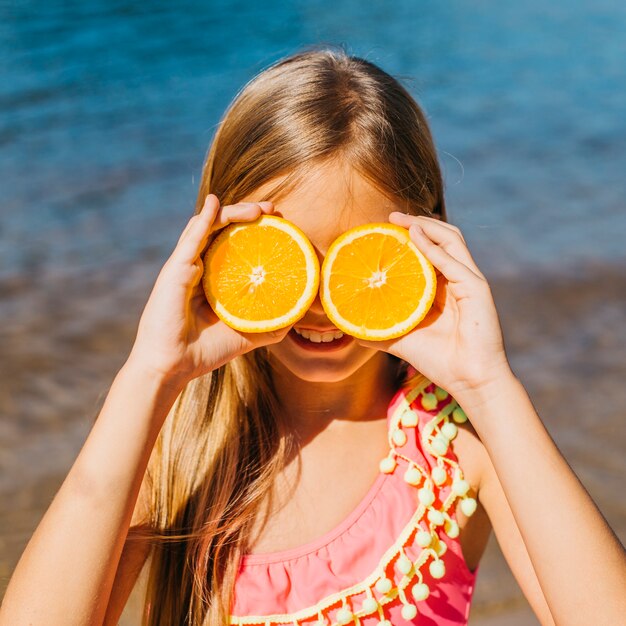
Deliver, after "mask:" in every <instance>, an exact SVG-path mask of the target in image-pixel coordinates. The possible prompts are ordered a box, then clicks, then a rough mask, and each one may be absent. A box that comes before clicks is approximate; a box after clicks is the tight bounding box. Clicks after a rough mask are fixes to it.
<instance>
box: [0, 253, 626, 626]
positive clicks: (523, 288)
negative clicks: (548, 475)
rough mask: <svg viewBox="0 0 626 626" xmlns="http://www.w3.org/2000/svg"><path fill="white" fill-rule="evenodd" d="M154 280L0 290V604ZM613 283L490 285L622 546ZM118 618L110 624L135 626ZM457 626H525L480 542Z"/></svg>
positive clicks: (600, 274) (112, 272)
mask: <svg viewBox="0 0 626 626" xmlns="http://www.w3.org/2000/svg"><path fill="white" fill-rule="evenodd" d="M158 270H159V267H158V266H157V265H155V263H154V262H148V261H146V262H144V263H143V264H136V265H135V266H134V267H133V268H132V269H131V270H129V269H128V268H127V267H122V266H119V267H111V266H108V267H107V268H103V269H102V270H101V271H99V272H96V273H91V274H90V275H89V276H88V277H87V276H85V275H84V274H83V273H81V271H80V270H76V272H75V273H71V272H67V271H64V273H63V274H58V275H53V274H47V275H38V276H36V277H33V278H28V279H26V278H23V277H13V278H10V277H6V278H4V279H2V280H0V314H1V318H2V325H1V327H0V345H2V346H3V358H2V360H1V361H0V414H1V415H2V416H3V420H2V421H1V422H0V444H1V445H0V529H1V530H0V595H1V594H2V593H3V591H4V589H5V587H6V584H7V582H8V579H9V577H10V574H11V572H12V570H13V568H14V566H15V564H16V562H17V560H18V558H19V555H20V554H21V552H22V550H23V549H24V546H25V544H26V542H27V540H28V538H29V537H30V535H31V533H32V531H33V530H34V528H35V527H36V525H37V523H38V522H39V520H40V519H41V516H42V515H43V513H44V512H45V510H46V508H47V506H48V505H49V503H50V501H51V499H52V497H53V495H54V493H55V491H56V490H57V489H58V487H59V485H60V484H61V482H62V480H63V477H64V476H65V474H66V472H67V470H68V469H69V467H70V466H71V464H72V462H73V460H74V458H75V457H76V454H77V453H78V451H79V449H80V447H81V445H82V443H83V441H84V439H85V437H86V436H87V433H88V431H89V429H90V427H91V423H92V422H93V419H94V418H95V417H96V416H97V414H98V412H99V410H100V407H101V406H102V403H103V401H104V398H105V396H106V393H107V391H108V388H109V385H110V384H111V381H112V379H113V377H114V375H115V373H116V372H117V371H118V369H119V368H120V367H121V365H122V364H123V362H124V360H125V358H126V356H127V354H128V352H129V350H130V347H131V345H132V341H133V339H134V333H135V330H136V326H137V322H138V319H139V315H140V313H141V311H142V309H143V306H144V304H145V302H146V300H147V298H148V295H149V292H150V289H151V288H152V284H153V282H154V279H155V278H156V275H157V274H158ZM624 276H626V272H625V271H624V268H623V267H622V268H620V267H602V266H594V267H587V268H581V273H580V275H579V276H577V277H575V278H569V279H566V278H564V277H562V276H550V275H549V274H546V275H542V276H541V277H540V279H537V280H536V281H535V282H531V281H520V280H517V279H516V280H513V279H508V280H495V279H494V280H491V281H490V283H491V286H492V291H493V294H494V297H495V300H496V305H497V308H498V311H499V313H500V317H501V320H502V326H503V330H504V335H505V341H506V346H507V352H508V354H509V358H510V360H511V363H512V366H513V369H514V371H515V372H516V374H517V375H518V376H519V377H520V379H521V380H522V382H523V383H524V384H525V386H526V388H527V389H528V391H529V393H530V395H531V397H532V399H533V402H534V404H535V406H536V407H537V410H538V411H539V414H540V415H541V416H542V418H543V420H544V422H545V424H546V427H547V428H548V430H549V431H550V433H551V435H552V437H553V438H554V440H555V441H556V443H557V445H558V446H559V449H560V450H561V451H562V452H563V454H564V455H565V457H566V458H567V460H568V461H569V463H570V465H571V466H572V468H573V469H574V471H575V472H576V473H577V475H578V476H579V478H580V479H581V481H582V482H583V484H584V485H585V487H586V488H587V489H588V491H589V492H590V493H591V495H592V497H593V498H594V500H595V501H596V503H597V504H598V506H599V508H600V510H601V511H602V513H603V514H604V516H605V517H606V519H607V520H608V522H609V523H610V524H611V526H612V527H613V528H614V529H615V531H616V533H617V534H618V536H619V537H620V538H621V539H622V541H624V540H625V539H626V501H625V499H624V497H623V496H620V494H621V493H623V492H622V489H621V487H622V485H623V477H624V470H625V468H626V460H625V455H624V450H625V449H626V429H624V428H623V418H624V408H625V407H626V390H625V389H624V386H623V385H622V384H621V381H623V380H624V379H625V378H626V363H624V360H623V355H624V353H625V352H626V337H625V336H624V333H623V328H624V327H626V308H625V307H624V304H623V303H624V302H626V279H625V278H624ZM535 278H536V277H535ZM131 605H132V603H131ZM131 609H132V606H129V608H128V611H127V614H126V617H125V618H124V620H123V621H122V622H120V623H121V624H123V625H124V626H132V625H133V624H135V623H136V621H135V620H134V619H133V618H132V617H131V613H132V611H131ZM470 623H471V624H472V625H474V626H492V625H494V624H511V625H514V624H520V625H521V624H524V625H526V624H537V623H538V622H537V621H536V620H535V619H534V617H532V613H531V612H530V611H529V609H528V604H527V603H526V601H525V599H524V597H523V595H522V593H521V591H520V589H519V587H518V586H517V584H516V582H515V580H514V579H513V577H512V575H511V573H510V571H509V569H508V567H507V566H506V563H505V562H504V560H503V557H502V555H501V553H500V551H499V548H498V546H497V543H496V542H495V539H494V538H493V536H492V538H491V540H490V544H489V547H488V550H487V553H486V554H485V556H484V560H483V562H482V565H481V573H480V575H479V577H478V585H477V589H476V593H475V601H474V605H473V607H472V613H471V619H470Z"/></svg>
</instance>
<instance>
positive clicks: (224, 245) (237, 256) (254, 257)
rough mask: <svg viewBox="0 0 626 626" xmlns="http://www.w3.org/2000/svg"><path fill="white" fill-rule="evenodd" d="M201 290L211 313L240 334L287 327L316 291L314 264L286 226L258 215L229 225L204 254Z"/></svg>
mask: <svg viewBox="0 0 626 626" xmlns="http://www.w3.org/2000/svg"><path fill="white" fill-rule="evenodd" d="M202 285H203V287H204V292H205V294H206V297H207V300H208V301H209V304H210V305H211V308H212V309H213V310H214V311H215V314H216V315H217V316H218V317H219V318H220V319H222V320H223V321H224V322H225V323H226V324H228V325H229V326H231V327H232V328H235V329H237V330H240V331H244V332H251V333H258V332H265V331H270V330H276V329H279V328H283V327H285V326H289V325H290V324H292V323H294V322H295V321H297V320H298V319H299V318H300V317H302V316H303V315H304V313H305V312H306V311H307V309H308V308H309V306H310V305H311V303H312V302H313V300H314V299H315V296H316V294H317V292H318V290H319V261H318V259H317V254H316V253H315V249H314V248H313V246H312V244H311V242H310V241H309V240H308V238H307V237H306V235H305V234H304V233H303V232H302V231H301V230H300V229H299V228H298V227H297V226H295V225H294V224H293V223H292V222H289V221H288V220H286V219H284V218H282V217H278V216H276V215H261V216H260V217H259V218H257V219H256V220H255V221H253V222H238V223H234V224H229V225H228V226H226V227H225V228H224V229H223V230H222V232H221V233H220V234H219V235H217V237H216V238H215V239H214V240H213V241H212V242H211V244H210V245H209V248H208V249H207V251H206V253H205V255H204V275H203V277H202Z"/></svg>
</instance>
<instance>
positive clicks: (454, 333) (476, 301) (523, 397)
mask: <svg viewBox="0 0 626 626" xmlns="http://www.w3.org/2000/svg"><path fill="white" fill-rule="evenodd" d="M389 219H390V221H393V222H394V223H397V224H398V225H400V226H405V227H407V228H408V229H409V235H410V238H411V241H412V242H413V243H414V244H415V246H416V247H417V248H418V249H419V250H420V251H421V252H422V253H423V254H424V255H425V256H426V258H427V259H428V260H429V261H430V262H431V263H432V264H433V265H434V266H435V268H436V271H437V292H436V295H435V300H434V303H433V306H432V309H431V310H429V312H428V314H427V316H426V317H425V318H424V320H423V321H422V322H421V323H420V324H419V325H418V326H417V327H416V328H414V329H413V330H412V331H410V332H408V333H407V334H406V335H403V336H402V337H399V338H397V339H394V340H391V341H389V342H379V346H378V347H379V349H384V350H386V351H387V352H391V353H392V354H395V355H396V356H399V357H401V358H403V359H404V360H406V361H408V362H409V363H411V365H413V367H414V368H415V369H416V370H418V371H419V372H421V373H422V374H424V375H425V376H426V377H427V378H428V379H430V380H431V381H433V382H434V383H436V384H437V385H440V386H441V387H443V388H444V389H445V390H446V391H448V392H449V393H450V394H451V395H452V396H453V397H454V398H455V399H456V400H457V401H458V402H459V404H460V405H461V406H462V407H463V409H464V410H465V412H466V413H467V415H468V416H469V417H470V420H471V421H472V425H473V427H474V428H475V430H476V432H477V433H478V435H479V436H480V437H481V439H482V441H483V444H484V446H485V448H486V450H487V453H488V455H489V458H490V462H491V463H492V464H493V468H494V473H495V474H496V475H497V478H498V484H499V485H500V486H501V490H502V494H501V495H498V493H497V488H496V489H495V490H494V485H495V483H494V481H493V478H492V479H489V477H487V480H488V481H490V482H491V485H489V484H487V493H486V496H487V506H489V497H490V495H491V511H492V513H493V512H495V513H496V515H495V518H494V523H495V524H499V525H500V527H501V528H502V529H511V528H513V526H515V527H517V529H518V531H519V535H520V536H521V538H522V543H523V544H524V546H525V551H527V554H528V559H529V560H530V562H531V563H532V568H533V570H534V573H535V575H536V578H537V580H538V583H539V585H540V587H541V591H542V593H543V596H544V597H545V601H546V602H547V605H548V607H549V610H550V612H551V614H552V617H553V618H554V621H555V623H556V624H559V626H577V625H578V624H580V625H581V626H582V625H583V624H584V625H585V626H586V625H587V624H618V623H621V622H623V617H624V614H625V613H626V596H625V595H624V589H626V555H625V553H624V549H623V548H622V546H621V545H620V543H619V541H618V540H617V538H616V537H615V535H614V534H613V532H612V531H611V529H610V528H609V526H608V524H607V523H606V521H605V520H604V518H603V517H602V515H601V514H600V512H599V511H598V509H597V508H596V506H595V505H594V503H593V501H592V499H591V498H590V496H589V494H588V493H587V492H586V491H585V489H584V487H583V486H582V484H581V483H580V482H579V481H578V479H577V477H576V475H575V474H574V472H572V470H571V468H570V467H569V466H568V464H567V462H566V461H565V459H564V458H563V456H562V455H561V454H560V452H559V450H558V449H557V447H556V446H555V444H554V442H553V441H552V439H551V438H550V436H549V434H548V433H547V431H546V429H545V428H544V426H543V423H542V422H541V420H540V418H539V417H538V415H537V413H536V412H535V409H534V407H533V405H532V403H531V401H530V398H529V397H528V395H527V393H526V391H525V389H524V387H523V386H522V385H521V383H520V382H519V380H517V378H516V377H515V375H514V374H513V372H512V371H511V368H510V365H509V362H508V358H507V355H506V352H505V349H504V341H503V337H502V330H501V328H500V322H499V319H498V314H497V311H496V308H495V304H494V301H493V297H492V294H491V290H490V288H489V284H488V282H487V280H486V278H485V276H484V275H483V274H482V272H481V271H480V269H479V267H478V266H477V265H476V262H475V261H474V259H473V258H472V256H471V254H470V252H469V250H468V248H467V244H466V242H465V238H464V237H463V234H462V233H461V231H460V230H459V229H458V228H457V227H456V226H454V225H452V224H448V223H445V222H441V221H439V220H436V219H433V218H430V217H426V216H419V215H418V216H414V215H406V214H403V213H398V212H392V213H391V214H390V215H389ZM360 343H361V344H364V345H370V346H371V347H376V344H375V342H363V341H360ZM496 487H497V486H496ZM490 491H491V494H490ZM503 499H506V500H507V501H508V504H509V505H510V513H507V510H508V509H507V507H503V505H502V503H503ZM494 504H495V508H494ZM511 518H514V522H513V521H512V519H511ZM507 519H508V520H509V521H507ZM503 521H504V523H502V522H503ZM502 534H503V533H501V535H502ZM516 536H517V535H516V534H515V532H514V533H513V536H512V538H510V537H506V538H505V539H504V541H502V542H501V545H502V547H503V551H504V552H505V554H506V553H507V552H508V553H509V554H512V555H513V559H514V562H515V563H518V573H519V574H521V575H522V577H523V578H524V579H526V580H527V581H528V583H527V586H528V587H529V588H530V589H532V588H533V587H534V586H535V585H534V583H533V580H534V579H533V577H532V576H530V574H529V573H528V566H527V565H526V566H524V565H523V563H524V556H523V555H524V551H522V549H521V546H520V542H519V541H518V540H517V539H516ZM519 563H522V566H521V567H520V566H519ZM528 599H529V601H530V602H533V600H534V605H537V606H539V607H541V601H540V599H539V595H538V594H537V593H534V594H532V595H530V596H528ZM544 614H545V611H543V610H541V609H540V610H539V612H538V617H540V618H543V616H544ZM548 623H549V622H548Z"/></svg>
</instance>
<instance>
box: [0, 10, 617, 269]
mask: <svg viewBox="0 0 626 626" xmlns="http://www.w3.org/2000/svg"><path fill="white" fill-rule="evenodd" d="M625 33H626V3H623V2H619V1H615V2H608V1H604V2H602V1H596V2H593V3H592V2H580V1H573V0H557V1H553V2H546V1H545V0H542V1H538V0H525V1H524V2H511V1H507V2H499V3H490V2H478V1H469V0H466V1H460V0H457V1H453V2H444V3H442V2H435V1H422V2H416V1H415V0H399V1H396V2H394V3H392V4H391V3H388V2H383V1H382V0H374V1H371V2H368V3H364V2H357V1H356V0H335V1H333V2H328V1H320V0H317V1H311V0H307V1H306V2H297V3H296V2H287V3H285V2H274V1H272V2H265V3H259V2H253V1H252V0H242V1H239V2H225V1H224V0H220V1H215V0H213V1H212V2H204V1H202V2H201V1H192V0H187V1H183V2H176V3H174V2H162V1H156V2H155V1H150V2H141V3H138V2H116V1H111V0H83V1H81V2H76V1H75V2H48V3H44V2H28V1H23V2H18V1H9V2H7V1H6V0H5V1H4V2H2V3H1V4H0V111H1V113H0V172H1V174H0V176H1V179H0V184H1V187H2V192H1V194H2V195H1V202H0V238H1V239H0V241H1V245H0V278H1V277H7V276H11V275H15V274H19V275H28V274H29V273H31V272H33V271H35V270H36V271H37V272H40V273H41V272H47V271H52V270H54V271H64V270H65V269H67V270H68V271H69V269H70V268H71V269H72V270H73V271H83V270H85V271H88V270H89V268H91V267H93V266H95V265H98V266H102V265H105V266H106V265H107V264H117V265H118V266H119V265H123V264H126V263H132V262H134V261H135V260H137V259H142V258H143V259H145V258H149V259H154V260H155V262H160V261H164V260H165V258H167V255H168V254H169V251H170V250H171V248H172V247H173V246H174V245H175V242H176V240H177V238H178V235H179V232H180V229H182V227H183V226H184V224H185V222H186V220H187V219H188V217H189V216H190V215H191V213H192V208H193V204H194V199H195V195H196V190H197V184H198V175H199V172H200V168H201V165H202V161H203V157H204V155H205V152H206V150H207V148H208V145H209V142H210V139H211V137H212V135H213V132H214V128H215V125H216V123H217V122H218V120H219V118H220V116H221V114H222V112H223V110H224V108H225V107H226V106H227V104H228V103H229V101H230V99H231V98H232V97H233V96H234V95H235V93H236V92H237V90H238V89H239V88H240V87H241V86H242V85H243V84H244V83H245V82H246V81H247V80H248V79H249V78H251V77H252V76H253V75H254V74H255V73H256V72H257V71H259V70H261V69H262V68H263V67H266V66H267V65H268V64H270V63H271V62H273V61H274V60H276V59H278V58H279V57H281V56H284V55H286V54H288V53H290V52H294V51H296V50H297V49H299V48H300V47H301V46H303V45H306V44H311V43H316V42H329V43H336V44H344V45H345V46H346V47H347V48H348V49H349V51H350V52H352V53H354V54H358V55H360V56H365V57H367V58H368V59H370V60H371V61H374V62H376V63H378V64H379V65H380V66H381V67H383V68H384V69H385V70H387V71H388V72H390V73H392V74H394V75H396V76H398V77H400V78H401V79H403V80H405V84H406V85H407V86H408V87H409V89H410V90H411V92H412V93H413V95H414V96H415V97H416V98H417V99H418V101H419V102H420V103H421V104H422V106H423V107H424V109H425V110H426V113H427V115H428V118H429V120H430V123H431V125H432V129H433V132H434V135H435V141H436V144H437V147H438V150H439V155H440V158H441V161H442V164H443V167H444V171H445V177H446V188H447V200H448V206H449V214H450V219H451V221H452V222H454V223H456V224H457V225H459V226H460V227H461V229H462V230H463V232H464V234H465V236H466V239H467V241H468V245H469V246H470V249H471V250H472V252H473V254H474V257H475V259H476V260H477V262H478V263H479V265H480V266H481V267H482V269H483V270H484V271H485V273H487V274H488V275H491V276H496V275H498V276H500V275H508V276H515V275H518V274H519V273H521V272H524V271H526V270H528V269H529V268H532V269H535V270H544V269H545V270H550V271H557V272H568V273H571V272H576V271H578V269H579V268H580V267H582V266H583V265H589V264H595V263H597V264H602V263H606V262H608V263H611V264H621V263H625V262H626V252H625V248H626V247H625V246H624V240H625V235H626V212H625V210H624V206H625V200H624V198H625V196H626V182H625V180H626V177H625V176H624V172H625V171H626V36H625Z"/></svg>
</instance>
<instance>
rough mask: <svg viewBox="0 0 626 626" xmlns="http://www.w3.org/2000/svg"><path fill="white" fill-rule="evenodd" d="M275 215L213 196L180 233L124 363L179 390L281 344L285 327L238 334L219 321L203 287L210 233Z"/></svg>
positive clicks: (261, 206)
mask: <svg viewBox="0 0 626 626" xmlns="http://www.w3.org/2000/svg"><path fill="white" fill-rule="evenodd" d="M273 211H274V207H273V204H272V202H269V201H268V202H239V203H237V204H233V205H227V206H224V207H221V208H220V202H219V199H218V198H217V196H216V195H215V194H209V195H208V196H207V197H206V200H205V202H204V206H203V207H202V210H201V211H200V212H199V213H198V214H196V215H194V216H193V217H192V218H191V219H190V220H189V223H188V224H187V226H186V227H185V229H184V230H183V232H182V234H181V236H180V238H179V240H178V243H177V245H176V248H175V249H174V251H173V252H172V254H171V256H170V258H169V259H168V260H167V261H166V263H165V265H164V266H163V268H162V269H161V272H160V273H159V275H158V277H157V280H156V282H155V285H154V288H153V289H152V293H151V294H150V297H149V299H148V302H147V304H146V306H145V308H144V311H143V313H142V315H141V318H140V320H139V327H138V330H137V337H136V339H135V343H134V344H133V348H132V350H131V353H130V355H129V361H131V362H133V363H135V364H139V365H141V366H142V367H143V368H147V369H148V370H150V371H153V372H155V373H156V374H158V375H159V376H162V377H163V378H164V380H166V381H168V382H170V383H172V384H175V385H178V386H184V385H185V384H187V382H189V381H190V380H192V379H193V378H196V377H198V376H202V375H203V374H206V373H208V372H210V371H212V370H214V369H216V368H218V367H220V366H221V365H223V364H225V363H227V362H228V361H230V360H231V359H233V358H234V357H236V356H239V355H241V354H244V353H246V352H249V351H250V350H253V349H254V348H258V347H260V346H263V345H268V344H271V343H277V342H279V341H281V340H282V339H283V338H284V337H285V336H286V334H287V332H288V331H289V328H290V327H289V326H288V327H285V328H282V329H280V330H276V331H272V332H264V333H243V332H240V331H238V330H234V329H233V328H231V327H230V326H228V325H227V324H225V323H224V322H223V321H222V320H220V319H219V318H218V317H217V316H216V315H215V313H214V312H213V309H212V308H211V306H210V305H209V303H208V301H207V299H206V296H205V294H204V289H203V287H202V281H201V278H202V275H203V273H204V264H203V260H202V259H203V256H204V252H205V251H206V248H207V247H208V243H209V238H210V236H211V234H213V233H215V232H216V231H218V230H219V229H221V228H223V227H224V226H226V225H227V224H229V223H231V222H250V221H253V220H255V219H256V218H258V217H259V216H260V215H261V213H271V212H273Z"/></svg>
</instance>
